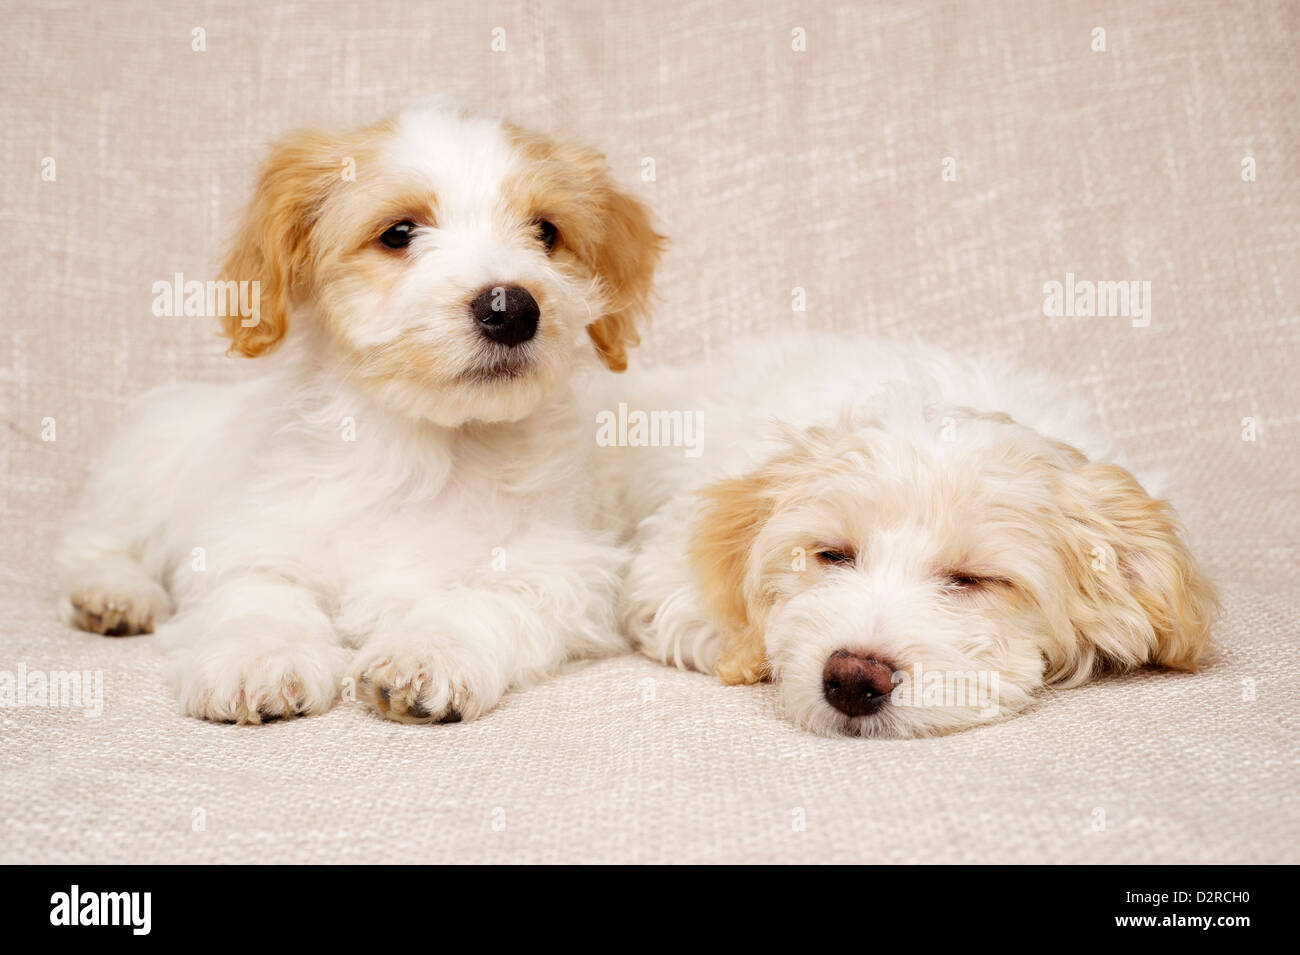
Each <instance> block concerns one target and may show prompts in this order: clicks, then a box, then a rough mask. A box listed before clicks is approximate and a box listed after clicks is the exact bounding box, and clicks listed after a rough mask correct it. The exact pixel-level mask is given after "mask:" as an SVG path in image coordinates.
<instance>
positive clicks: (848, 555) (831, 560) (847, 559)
mask: <svg viewBox="0 0 1300 955" xmlns="http://www.w3.org/2000/svg"><path fill="white" fill-rule="evenodd" d="M817 559H818V560H820V561H821V562H822V563H823V564H851V563H853V562H854V560H855V559H856V555H855V554H854V553H853V551H851V550H847V549H845V550H836V549H834V548H829V547H828V548H826V549H824V550H819V551H817Z"/></svg>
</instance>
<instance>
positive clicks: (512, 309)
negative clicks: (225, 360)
mask: <svg viewBox="0 0 1300 955" xmlns="http://www.w3.org/2000/svg"><path fill="white" fill-rule="evenodd" d="M662 244H663V239H662V237H661V236H659V235H658V234H656V233H655V231H654V229H653V227H652V225H651V222H650V217H649V214H648V213H647V211H646V209H645V207H644V206H643V205H642V204H641V203H640V202H639V201H638V200H636V199H635V198H633V197H631V196H629V195H627V194H626V193H624V192H622V191H620V190H619V189H618V187H617V186H615V184H614V183H613V181H612V179H611V178H610V175H609V171H608V169H607V168H606V165H605V162H604V160H603V158H602V157H601V156H600V155H599V154H597V153H595V152H594V151H592V150H589V149H586V148H583V147H579V146H573V145H568V144H565V143H560V142H557V141H554V140H551V139H548V138H546V137H543V136H539V135H536V134H533V133H529V132H525V131H524V130H521V129H519V128H517V127H514V126H511V125H509V124H505V123H502V122H500V121H498V120H495V119H487V118H482V117H476V116H473V115H470V114H468V113H466V112H464V111H462V110H458V109H454V108H444V107H431V108H424V109H419V110H412V111H409V112H406V113H403V114H401V115H400V116H398V117H397V118H396V119H393V120H388V121H385V122H382V123H379V124H377V125H374V126H370V127H367V128H365V129H362V130H358V131H356V132H354V133H351V134H347V135H342V136H334V135H327V134H325V133H320V132H311V131H308V132H298V133H294V134H292V135H290V136H288V137H287V138H285V139H284V140H283V141H281V142H280V143H279V144H278V145H277V146H276V147H275V148H274V150H273V151H272V154H271V156H270V158H269V159H268V160H267V162H266V165H265V167H264V169H263V171H262V176H261V180H260V183H259V185H258V189H257V194H256V196H255V198H254V199H253V202H252V204H251V205H250V206H249V208H248V210H247V212H246V214H245V216H244V220H243V223H242V225H241V226H240V228H239V229H238V231H237V234H236V236H235V241H234V244H233V248H232V251H231V253H230V256H229V258H228V260H227V262H226V265H225V269H224V274H223V279H225V280H227V281H255V282H257V283H258V287H259V299H260V314H259V315H258V316H257V317H256V321H252V322H250V321H248V320H246V319H245V320H241V318H240V317H239V316H231V317H229V318H227V319H226V320H225V332H226V334H227V336H228V337H229V338H230V340H231V351H232V352H234V353H236V354H241V355H247V356H256V355H261V354H264V353H266V352H269V351H271V350H272V349H274V348H275V347H276V346H277V345H279V344H280V342H281V341H282V340H283V339H284V338H285V336H286V334H288V333H289V332H290V325H291V323H292V324H294V325H295V329H294V332H295V334H297V333H301V334H303V335H305V336H310V337H311V338H312V339H313V341H314V342H315V343H319V344H322V345H323V346H324V348H325V349H326V354H327V356H328V358H329V360H330V361H331V364H332V367H337V368H338V369H339V373H340V374H343V375H346V376H347V377H348V378H350V379H351V380H353V381H354V382H356V383H358V384H359V385H360V386H362V387H363V388H365V389H367V390H368V391H369V392H370V393H372V394H374V395H375V396H377V397H378V398H379V399H380V400H381V401H383V402H384V403H385V404H386V405H387V406H388V407H390V408H392V409H393V410H397V411H401V412H403V413H407V414H410V415H413V416H416V417H420V418H425V419H428V420H432V421H434V422H436V423H439V424H442V425H447V426H456V425H459V424H462V423H464V422H467V421H471V420H478V421H498V420H514V419H518V418H520V417H523V416H524V415H527V414H528V413H529V412H530V411H532V410H533V409H534V408H535V407H536V406H537V404H538V402H539V401H540V399H541V398H542V396H543V395H545V394H546V393H547V392H548V391H549V390H550V388H551V387H553V386H554V385H555V384H556V383H557V382H558V381H560V380H561V379H563V377H564V376H565V375H566V374H567V372H568V371H569V369H570V367H571V365H572V362H573V361H574V359H575V357H576V355H577V353H578V351H579V350H580V349H581V348H587V349H592V348H594V350H595V352H596V354H598V355H599V357H600V358H601V359H602V360H603V361H604V363H605V364H606V365H608V366H609V367H610V368H612V369H614V370H616V371H621V370H622V369H623V368H624V367H625V365H626V355H627V349H628V348H629V347H631V346H633V345H635V344H636V342H637V336H636V322H637V320H638V319H639V318H640V317H641V315H642V313H643V312H644V310H645V308H646V304H647V300H648V297H649V294H650V285H651V278H652V275H653V273H654V268H655V264H656V262H657V261H658V257H659V253H660V250H661V247H662ZM299 326H301V327H299Z"/></svg>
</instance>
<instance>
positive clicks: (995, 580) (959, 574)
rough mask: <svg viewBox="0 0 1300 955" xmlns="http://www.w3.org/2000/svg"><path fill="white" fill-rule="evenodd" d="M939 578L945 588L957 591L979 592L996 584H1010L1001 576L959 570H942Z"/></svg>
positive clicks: (996, 585)
mask: <svg viewBox="0 0 1300 955" xmlns="http://www.w3.org/2000/svg"><path fill="white" fill-rule="evenodd" d="M940 580H941V581H942V583H943V586H944V588H945V589H947V590H951V591H955V592H958V593H979V592H981V591H985V590H990V589H992V588H994V587H998V586H1010V582H1009V581H1006V580H1004V579H1002V578H1001V577H989V576H984V575H980V574H970V573H966V572H965V571H960V570H948V571H944V572H943V573H942V574H940Z"/></svg>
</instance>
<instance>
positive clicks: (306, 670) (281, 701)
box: [172, 637, 347, 723]
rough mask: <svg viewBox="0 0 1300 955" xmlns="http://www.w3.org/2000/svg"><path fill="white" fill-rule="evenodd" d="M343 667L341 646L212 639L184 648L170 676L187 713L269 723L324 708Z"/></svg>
mask: <svg viewBox="0 0 1300 955" xmlns="http://www.w3.org/2000/svg"><path fill="white" fill-rule="evenodd" d="M346 665H347V651H346V650H343V649H341V648H339V647H336V646H332V645H328V644H323V643H319V642H316V641H305V640H304V641H293V642H275V641H274V640H273V639H268V640H266V641H258V640H254V639H249V638H239V639H222V638H220V637H217V638H216V639H215V640H212V641H211V642H206V643H205V644H201V645H199V646H196V647H193V648H192V649H188V650H185V651H184V652H183V653H182V655H181V656H180V657H179V658H177V659H176V660H175V661H174V662H173V665H172V678H173V682H175V683H177V684H178V685H179V687H178V688H179V692H180V698H181V707H182V709H183V710H184V711H185V713H186V714H187V715H189V716H197V717H198V718H199V719H205V720H212V721H213V722H217V723H273V722H275V721H276V720H280V719H291V718H293V717H295V716H314V715H316V714H318V713H324V712H325V711H326V710H328V709H329V708H330V707H331V706H332V705H333V704H334V699H335V697H336V696H337V693H338V686H339V678H340V675H341V674H342V672H343V671H344V670H345V669H346Z"/></svg>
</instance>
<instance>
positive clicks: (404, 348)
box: [60, 106, 662, 723]
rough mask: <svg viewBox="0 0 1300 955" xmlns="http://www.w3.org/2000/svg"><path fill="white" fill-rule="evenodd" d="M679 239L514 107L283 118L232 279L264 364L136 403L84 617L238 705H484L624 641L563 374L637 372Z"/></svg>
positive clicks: (102, 522)
mask: <svg viewBox="0 0 1300 955" xmlns="http://www.w3.org/2000/svg"><path fill="white" fill-rule="evenodd" d="M661 242H662V240H661V237H660V236H659V235H657V234H656V233H655V231H654V229H653V228H652V226H651V222H650V219H649V216H648V214H647V211H646V209H645V208H644V207H643V206H642V205H641V203H639V202H638V201H637V200H636V199H634V198H633V197H631V196H629V195H628V194H626V193H625V192H623V191H622V190H620V189H619V188H618V187H617V186H616V185H615V184H614V182H613V181H612V180H611V178H610V175H609V171H608V169H607V168H606V165H605V163H604V160H603V159H602V157H601V156H600V155H599V154H597V153H595V152H594V151H592V150H589V149H586V148H583V147H579V146H574V145H569V144H566V143H563V142H559V141H556V140H553V139H550V138H547V137H545V136H540V135H537V134H535V133H531V132H527V131H525V130H523V129H520V128H519V127H517V126H514V125H511V124H509V123H506V122H503V121H501V120H499V119H497V118H493V117H487V116H475V115H471V114H469V113H467V112H465V111H463V110H460V109H456V108H450V107H442V106H431V107H427V108H420V109H414V110H410V111H407V112H405V113H402V114H400V115H399V116H397V117H396V118H393V119H390V120H385V121H384V122H380V123H377V124H375V125H373V126H369V127H366V128H364V129H360V130H357V131H356V132H353V133H349V134H346V135H337V136H336V135H328V134H325V133H321V132H299V133H294V134H292V135H290V136H288V137H287V138H285V139H284V140H283V141H281V142H280V143H279V144H278V145H277V146H276V147H275V148H274V150H273V151H272V153H271V156H270V158H269V159H268V160H267V161H266V165H265V167H264V168H263V170H262V175H261V179H260V182H259V184H258V186H257V191H256V195H255V196H254V198H253V200H252V203H251V205H250V206H249V207H248V210H247V212H246V214H245V216H244V218H243V221H242V224H241V225H240V226H239V227H238V230H237V233H236V236H235V241H234V245H233V248H232V250H231V253H230V256H229V259H228V261H227V262H226V265H225V269H224V275H223V279H225V280H227V281H228V282H230V283H241V282H242V283H246V284H245V286H244V287H245V288H251V289H252V290H253V291H254V293H255V294H254V295H252V296H249V297H250V298H251V299H252V300H253V301H254V302H255V304H256V308H255V309H254V310H252V314H244V313H242V312H235V311H232V312H229V313H227V314H226V315H225V317H224V331H225V334H226V336H227V337H228V338H229V339H230V352H231V353H233V354H234V355H239V356H246V357H249V358H256V359H257V360H256V362H255V364H254V367H251V368H248V369H247V373H246V375H245V377H244V378H243V380H242V381H241V382H239V383H238V384H234V385H207V384H179V385H174V386H171V387H169V388H163V389H160V390H158V391H154V392H151V393H149V394H146V395H144V396H143V397H142V398H140V399H139V400H138V401H137V402H136V403H135V406H134V408H133V409H132V410H131V411H130V412H129V414H128V416H127V422H126V425H125V428H124V429H123V432H122V434H121V435H120V436H119V438H118V440H117V441H116V443H115V444H114V445H113V447H112V448H111V449H110V451H109V452H108V455H107V457H106V458H105V460H104V461H103V462H102V463H101V465H100V466H99V468H98V470H97V471H96V472H95V474H94V475H93V478H92V480H91V481H90V484H89V487H88V488H87V490H86V493H85V499H84V501H83V502H82V504H81V506H80V508H79V509H78V510H77V512H76V514H75V515H74V517H73V518H72V520H71V522H70V525H69V527H68V531H67V535H66V540H65V542H64V545H63V548H62V552H61V558H60V564H61V568H62V574H63V583H62V588H63V589H62V599H61V602H60V610H61V614H62V617H63V619H64V620H65V621H67V622H68V623H70V624H73V625H75V626H77V627H80V628H82V629H85V630H90V631H92V632H96V633H103V634H109V635H114V636H116V635H122V634H133V633H141V632H149V631H152V630H154V629H157V630H158V634H159V637H160V639H161V641H162V645H163V647H164V648H165V649H166V650H167V651H168V655H169V667H168V672H169V674H170V677H171V680H172V682H173V684H174V686H175V689H176V691H177V693H178V694H179V697H180V702H181V706H182V707H183V709H184V711H185V712H186V713H188V714H190V715H192V716H196V717H202V718H204V719H210V720H217V721H223V722H237V723H260V722H267V721H270V720H274V719H279V718H282V717H291V716H298V715H308V714H313V713H320V712H322V711H324V710H326V709H327V708H328V707H329V706H330V705H331V704H332V703H333V701H334V700H335V698H336V696H337V695H338V693H339V690H340V687H341V686H351V687H353V688H354V689H355V692H356V693H357V695H358V696H360V697H361V698H362V699H364V700H365V701H367V702H369V703H370V704H371V705H373V706H374V707H375V709H377V710H378V711H379V712H380V713H382V714H383V715H384V716H387V717H389V718H390V719H396V720H402V721H405V722H433V721H438V722H452V721H456V720H462V719H464V720H469V719H473V718H474V717H476V716H479V715H480V714H482V713H484V712H485V711H487V710H488V709H490V708H491V707H492V706H493V705H494V704H495V703H496V702H497V701H498V700H499V699H500V698H501V695H502V694H503V693H505V692H506V690H507V689H509V688H511V687H518V686H523V685H526V684H528V683H530V682H532V681H535V680H537V679H539V678H541V677H543V676H545V675H546V674H547V673H548V672H550V671H551V670H552V669H554V668H555V667H556V665H557V664H559V663H560V662H561V661H562V660H564V659H566V658H568V657H573V656H579V655H586V654H599V653H604V652H608V651H611V650H615V649H618V648H620V647H622V646H623V644H622V641H621V640H620V638H619V637H618V636H617V629H616V626H615V618H614V609H613V607H614V598H615V592H616V588H617V583H618V572H619V568H620V563H621V560H622V557H621V552H620V551H619V550H618V549H617V548H616V547H615V546H613V545H612V543H611V542H610V540H609V539H608V536H601V535H600V534H598V533H597V532H596V531H595V530H594V529H593V528H592V526H591V517H592V515H591V509H590V503H589V493H588V492H587V491H586V490H585V488H584V484H585V478H586V476H585V474H584V472H583V468H582V461H581V455H580V454H579V453H578V451H579V449H581V448H583V447H585V446H587V444H588V443H589V438H588V437H587V435H586V433H585V430H584V429H582V428H581V426H580V423H579V421H578V419H577V417H576V415H575V405H574V403H573V400H572V394H571V389H570V377H571V374H572V373H573V372H574V370H575V369H576V368H578V367H581V366H584V365H595V364H596V359H597V357H598V358H599V360H600V361H601V362H603V364H604V365H606V366H608V367H609V368H611V369H613V370H615V371H619V370H622V368H623V367H624V366H625V362H626V350H627V348H628V347H629V346H631V345H634V344H635V343H636V332H635V327H634V324H635V322H636V320H637V318H638V317H639V315H640V314H641V312H642V310H643V308H644V306H645V303H646V300H647V296H648V294H649V291H650V286H651V277H652V274H653V272H654V268H655V264H656V261H657V259H658V257H659V252H660V246H661ZM234 287H235V286H233V285H231V286H230V288H234Z"/></svg>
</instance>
